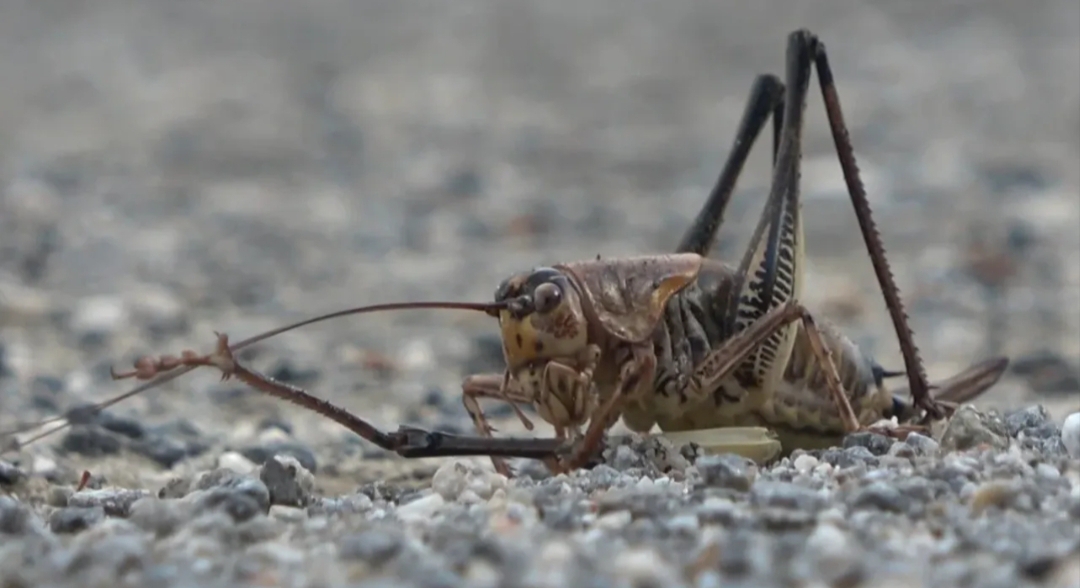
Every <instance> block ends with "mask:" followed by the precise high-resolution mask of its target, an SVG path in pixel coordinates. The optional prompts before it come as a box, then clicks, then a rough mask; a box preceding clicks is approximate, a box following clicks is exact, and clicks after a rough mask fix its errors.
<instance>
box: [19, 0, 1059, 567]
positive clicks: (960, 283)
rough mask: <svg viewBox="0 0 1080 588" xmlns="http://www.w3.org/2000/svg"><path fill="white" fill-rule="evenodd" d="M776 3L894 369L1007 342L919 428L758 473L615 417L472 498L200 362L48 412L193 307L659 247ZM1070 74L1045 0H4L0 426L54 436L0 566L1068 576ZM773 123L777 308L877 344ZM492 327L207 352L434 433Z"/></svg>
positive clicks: (315, 299)
mask: <svg viewBox="0 0 1080 588" xmlns="http://www.w3.org/2000/svg"><path fill="white" fill-rule="evenodd" d="M799 27H808V28H810V29H812V30H813V31H815V32H816V33H818V34H819V35H820V36H821V37H822V39H823V40H824V42H825V43H826V45H827V47H828V50H829V53H830V57H831V59H832V65H833V69H834V72H835V74H836V77H837V80H838V83H839V92H840V96H841V99H842V102H843V106H844V109H845V113H846V115H847V118H848V124H849V127H850V129H851V134H852V137H853V140H854V143H855V146H856V151H857V154H858V158H859V163H860V168H861V170H862V172H863V176H864V179H865V182H866V184H867V186H868V189H869V191H870V197H871V200H872V204H873V206H874V212H875V216H876V219H877V221H878V224H879V226H880V228H881V232H882V234H883V237H884V240H885V243H886V245H887V246H888V248H889V254H890V259H891V262H892V265H893V269H894V271H895V273H896V276H897V280H898V282H899V284H900V286H901V289H902V292H903V295H904V297H905V300H906V301H907V304H908V311H909V314H910V315H911V320H912V324H913V328H914V330H915V333H916V338H917V340H918V343H919V345H920V348H921V350H922V352H923V355H924V357H925V359H926V364H927V370H928V372H929V374H930V376H931V378H932V379H938V378H945V377H948V376H949V375H951V374H953V373H955V372H957V371H958V370H960V369H962V368H964V367H965V366H967V365H969V364H971V363H973V362H975V361H978V360H980V359H983V358H985V357H987V356H989V355H993V354H1007V355H1008V356H1009V357H1010V358H1011V359H1012V363H1011V366H1010V370H1009V372H1008V373H1007V374H1006V376H1005V377H1004V378H1003V379H1002V381H1001V382H1000V383H999V384H998V385H997V386H995V387H994V389H992V390H991V391H990V392H988V393H987V394H986V395H984V396H983V397H981V398H979V399H978V400H977V401H976V402H975V404H974V406H973V407H966V408H964V409H963V410H961V411H960V412H959V413H958V414H957V416H956V417H954V419H953V420H952V421H951V422H949V423H947V424H942V425H941V426H939V427H937V428H936V429H935V430H934V431H933V434H932V435H931V436H912V437H910V438H908V439H907V440H906V441H904V442H894V441H893V440H890V439H886V438H884V437H879V436H874V435H866V434H863V435H854V436H850V437H848V438H847V439H845V440H844V443H843V446H841V447H836V448H833V449H828V450H824V451H814V452H802V451H799V452H796V453H795V454H793V455H792V456H791V457H789V458H785V459H784V460H781V461H780V462H778V463H775V464H771V465H762V466H758V465H755V464H752V463H748V462H746V461H745V460H743V459H741V458H738V457H736V456H733V455H707V454H703V453H702V452H701V451H700V450H699V448H695V447H693V446H688V447H671V446H668V445H665V444H664V443H663V442H662V441H660V440H658V439H655V438H654V439H649V440H642V439H622V438H615V439H613V440H612V442H611V444H610V446H609V447H608V448H607V450H606V451H605V454H604V464H603V465H599V466H597V467H596V468H593V469H591V470H587V471H581V472H577V473H574V474H573V475H570V476H558V477H552V476H550V475H548V474H546V473H545V472H544V470H543V469H542V468H541V467H539V466H538V465H537V464H534V463H529V462H516V463H515V466H516V467H517V468H518V470H519V475H518V476H517V477H516V478H514V479H511V480H507V479H506V478H503V477H502V476H499V475H496V474H494V473H493V472H492V471H491V468H490V464H489V463H488V462H485V461H484V460H480V459H475V460H472V459H462V460H452V459H442V460H416V461H407V460H402V459H397V458H395V457H393V456H389V455H386V454H385V453H383V452H381V451H379V450H377V449H375V448H373V447H372V446H371V445H370V444H367V443H365V442H363V441H362V440H360V439H358V438H357V437H356V436H355V435H353V434H351V433H349V432H347V431H345V430H343V429H342V428H340V427H337V426H336V425H332V424H328V423H327V422H325V421H323V420H320V419H318V418H316V417H314V416H312V415H309V414H306V413H302V412H299V411H298V410H296V409H294V408H292V407H290V406H288V405H283V404H282V403H280V402H277V401H274V400H271V399H267V398H264V397H262V396H259V395H258V394H256V393H254V392H251V391H249V390H246V389H244V388H243V387H242V386H240V385H238V384H235V383H233V382H224V383H223V382H219V381H218V378H217V377H216V376H215V375H214V374H212V373H209V372H207V373H202V374H191V375H189V376H186V377H184V378H182V379H180V380H177V381H176V382H172V383H170V384H168V385H165V386H163V387H161V388H160V389H157V390H154V391H153V392H150V393H148V394H144V395H141V396H138V397H136V398H132V399H130V400H128V401H125V402H123V403H121V404H119V405H117V406H115V407H113V408H111V409H110V410H108V411H107V412H105V413H101V414H94V413H93V412H91V411H87V410H86V409H85V407H86V406H87V405H88V404H89V403H92V402H97V401H101V400H103V399H106V398H108V397H110V396H112V395H114V394H117V393H119V392H122V391H124V390H126V389H127V386H126V383H122V382H113V381H111V380H110V377H109V368H110V366H117V367H118V369H119V368H122V367H125V366H126V365H127V364H130V362H131V361H132V360H133V359H134V358H135V357H137V356H140V355H143V354H148V353H178V352H179V351H181V350H182V349H185V348H195V349H198V350H202V351H209V350H210V349H212V347H213V342H214V339H213V337H214V336H213V332H214V331H215V330H217V331H224V332H227V333H229V334H230V335H231V336H232V337H233V338H234V339H239V338H242V337H246V336H248V335H250V334H254V333H256V332H258V331H260V330H263V329H265V328H269V327H272V326H277V325H279V324H282V323H283V322H285V321H288V320H291V319H296V318H300V317H304V316H308V315H311V314H314V313H317V312H323V311H329V310H335V309H339V308H344V307H346V306H353V305H357V304H363V303H374V302H387V301H399V300H419V299H450V300H487V299H489V298H490V297H491V295H492V292H493V290H494V287H495V285H496V284H497V283H498V282H499V280H500V279H502V278H503V277H504V276H505V275H506V274H508V273H510V272H512V271H518V270H521V269H524V268H528V267H532V266H535V265H540V264H544V263H550V262H554V261H560V260H562V261H565V260H574V259H584V258H590V257H593V256H595V255H597V254H601V255H604V256H614V255H627V254H640V253H650V252H661V251H668V250H670V249H671V248H672V247H674V245H675V243H676V242H677V240H678V239H679V237H680V235H681V231H682V230H683V229H684V228H685V227H686V226H687V225H688V223H689V221H690V218H691V217H692V216H693V215H694V213H695V212H696V210H697V207H698V206H700V204H701V202H702V201H703V199H704V196H705V194H706V193H707V192H708V190H709V188H710V186H711V183H712V182H713V181H714V179H715V177H716V174H717V172H718V170H719V168H720V166H721V163H722V161H723V158H724V157H725V156H726V154H727V152H728V150H729V148H730V143H731V140H732V137H733V135H734V132H735V126H736V124H737V121H738V117H739V115H740V113H741V111H742V107H743V101H744V100H745V98H746V96H747V93H748V90H749V87H750V83H751V81H752V80H753V77H754V75H755V74H757V73H760V72H764V71H772V72H776V73H781V74H782V72H783V57H784V42H785V36H786V34H787V33H788V32H790V31H792V30H794V29H796V28H799ZM1078 71H1080V5H1078V4H1077V3H1076V2H1071V1H1066V0H1040V1H1036V2H1027V3H1016V2H1004V1H1001V0H984V1H982V2H977V3H976V2H970V1H954V2H946V3H942V2H930V1H927V0H912V1H909V2H906V3H886V2H874V1H856V0H820V1H818V2H814V3H803V4H798V7H795V5H794V4H792V3H788V2H780V1H778V0H760V1H758V2H754V3H752V6H751V4H749V3H747V4H746V5H745V6H744V5H735V4H732V5H731V6H722V3H707V2H699V1H696V0H670V1H668V2H664V3H644V2H634V3H629V4H626V3H616V2H612V1H610V0H594V1H592V2H568V1H566V0H555V1H549V2H544V3H529V2H523V1H521V0H511V1H502V2H495V1H485V0H465V1H459V2H453V3H436V2H418V1H413V2H335V1H333V0H308V1H307V2H286V1H284V0H264V1H262V2H259V3H218V2H184V3H170V2H134V1H125V0H101V1H99V2H96V3H81V4H66V3H61V2H36V3H32V2H12V3H7V4H4V6H3V7H2V8H0V87H2V88H3V91H2V92H0V428H2V430H4V431H9V430H11V429H13V428H16V427H20V426H24V425H27V424H30V423H34V422H37V421H39V420H41V419H45V418H49V417H55V416H58V415H62V416H64V417H65V419H66V421H65V422H67V423H69V424H71V427H70V428H67V429H65V430H64V431H62V432H59V433H57V434H55V435H53V436H51V437H48V438H46V439H43V440H41V441H38V442H36V443H33V444H30V445H28V446H25V447H22V448H21V449H18V450H13V451H8V452H7V453H5V454H4V455H3V456H2V460H3V461H0V487H2V488H3V490H4V494H5V495H4V496H0V585H2V586H115V585H123V586H145V587H163V588H164V587H168V588H172V587H181V586H246V585H251V586H275V585H281V586H345V585H349V586H366V587H372V588H373V587H376V586H378V587H389V586H425V587H436V586H438V587H456V586H463V587H464V586H478V587H480V586H482V587H514V586H521V587H541V586H544V587H546V586H551V587H556V586H580V587H586V586H589V587H606V586H624V587H642V588H643V587H647V586H648V587H651V586H664V587H675V586H697V587H707V586H721V585H723V586H744V587H750V586H755V587H756V586H806V587H811V586H813V587H819V586H835V587H841V586H843V587H855V586H883V587H900V586H935V587H952V586H957V587H959V586H972V587H1002V588H1005V587H1013V586H1061V587H1066V586H1077V585H1078V584H1080V415H1078V414H1077V413H1080V304H1078V300H1080V231H1077V230H1076V227H1077V226H1080V166H1078V165H1077V161H1080V75H1078V73H1077V72H1078ZM807 121H808V126H807V128H806V130H805V132H804V158H803V174H802V181H803V188H802V197H803V199H804V203H805V206H804V213H805V214H804V216H805V223H806V234H807V242H808V255H809V260H808V269H807V272H808V282H807V286H806V288H805V295H804V298H805V302H806V303H807V305H808V306H810V307H811V308H812V309H814V310H815V312H819V313H821V314H822V315H823V316H827V317H828V318H830V319H831V320H833V321H835V322H837V323H838V324H839V325H840V326H841V327H843V328H844V329H845V330H846V331H847V332H849V333H850V334H851V335H852V336H853V338H854V339H855V340H856V341H857V342H858V343H859V344H860V345H862V346H863V347H864V348H865V349H866V350H868V352H870V353H872V354H873V355H874V356H875V357H877V358H878V359H879V361H881V362H882V363H883V364H885V365H887V366H889V367H899V366H900V360H899V354H898V351H897V345H896V343H895V337H894V336H893V335H892V330H891V325H890V322H889V318H888V315H887V314H886V313H885V309H884V304H883V302H882V298H881V295H880V293H879V292H878V291H877V290H876V285H875V283H874V280H873V274H872V273H871V271H870V270H871V268H870V264H869V262H868V260H867V258H866V255H865V253H864V250H863V245H862V238H861V236H860V235H859V233H858V231H857V230H855V229H856V227H855V218H854V215H853V214H851V211H850V204H849V203H848V201H847V197H846V194H845V192H844V185H843V180H842V178H841V176H840V170H839V166H838V165H837V163H836V159H835V155H834V152H833V150H832V149H833V146H832V141H831V138H830V136H829V134H828V128H827V126H826V124H825V120H824V113H823V110H822V108H821V101H820V98H819V97H818V96H817V95H813V97H812V99H811V101H810V104H809V106H808V109H807ZM763 145H764V142H762V143H759V147H763ZM767 151H768V150H767V149H765V148H761V149H759V152H758V153H755V155H754V157H753V159H752V161H751V162H750V163H749V164H748V165H747V167H746V169H745V171H744V175H743V177H742V179H741V181H740V183H739V186H738V194H737V197H736V199H735V202H734V204H733V207H732V209H731V211H730V213H729V215H728V218H727V220H726V223H725V226H724V228H723V230H722V232H723V237H722V239H721V242H720V243H719V245H718V247H717V252H716V255H718V256H722V257H726V258H729V259H730V258H737V256H738V255H739V254H740V252H741V249H740V248H741V247H743V246H744V245H745V242H746V238H747V237H748V236H749V233H750V231H751V230H752V228H753V224H754V222H755V221H756V217H757V215H758V214H759V213H760V208H761V206H760V205H761V203H762V200H763V198H764V195H765V192H766V190H767V188H768V166H769V159H768V153H767ZM496 334H497V333H496V332H495V331H494V330H493V328H492V324H491V322H490V319H488V318H487V317H484V316H472V315H469V314H463V313H455V312H450V311H446V312H413V313H387V314H383V315H372V316H367V317H357V318H353V319H346V320H342V321H338V322H336V323H332V324H324V325H318V326H313V327H309V328H307V329H305V330H302V331H298V332H295V333H290V334H287V335H284V336H281V337H279V338H276V339H273V340H270V341H268V342H266V343H264V344H260V345H259V346H257V348H254V349H252V350H250V351H248V352H245V353H244V354H243V356H242V357H243V358H244V359H245V360H247V361H248V362H250V364H251V365H252V366H254V367H256V368H258V369H261V370H264V371H266V373H269V374H271V375H273V376H275V377H277V378H279V379H282V380H286V381H289V382H291V383H293V384H294V385H297V386H302V387H304V388H306V389H308V390H310V391H312V392H313V393H315V394H317V395H319V396H321V397H324V398H327V399H328V400H330V401H332V402H335V403H338V404H341V405H343V406H346V407H348V408H349V409H350V410H354V411H356V412H358V413H361V414H363V415H364V416H365V417H367V418H369V419H371V420H372V421H374V422H376V423H378V424H379V425H380V426H384V427H388V428H391V427H395V426H397V425H398V424H399V423H412V424H418V425H423V426H427V427H434V428H438V429H440V430H445V431H469V430H470V427H471V425H470V423H469V419H468V417H467V416H466V414H465V412H464V410H463V408H462V406H461V403H460V400H459V397H458V390H459V386H460V382H461V379H462V378H463V377H464V376H465V375H466V374H470V373H478V372H490V371H498V370H499V369H500V362H501V352H500V351H499V343H498V339H497V338H496ZM491 414H492V415H493V416H494V420H495V421H496V424H497V426H498V427H499V429H500V431H502V432H504V433H521V432H522V427H521V425H520V424H518V423H517V421H516V420H515V419H514V417H513V414H512V412H511V411H510V410H509V409H508V408H506V407H498V406H492V407H491ZM1070 415H1072V416H1070ZM546 432H548V429H546V428H543V429H541V430H540V431H538V433H540V434H543V433H546ZM22 438H25V435H24V436H23V437H22ZM620 439H622V440H620ZM7 441H8V439H5V445H6V444H7Z"/></svg>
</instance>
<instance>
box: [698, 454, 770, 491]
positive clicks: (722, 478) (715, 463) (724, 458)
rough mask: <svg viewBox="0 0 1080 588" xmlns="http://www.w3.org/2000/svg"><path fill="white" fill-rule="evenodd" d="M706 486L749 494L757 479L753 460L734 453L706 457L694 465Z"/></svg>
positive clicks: (699, 459)
mask: <svg viewBox="0 0 1080 588" xmlns="http://www.w3.org/2000/svg"><path fill="white" fill-rule="evenodd" d="M694 467H695V468H697V471H698V472H699V473H700V474H701V480H702V482H703V483H704V484H705V485H706V486H711V487H715V488H728V489H731V490H736V491H739V492H747V491H749V490H750V487H751V486H752V485H753V484H754V480H755V479H756V477H757V466H756V465H755V464H754V462H752V461H751V460H749V459H747V458H745V457H742V456H741V455H736V454H733V453H725V454H720V455H705V456H702V457H700V458H698V460H697V461H696V462H695V463H694Z"/></svg>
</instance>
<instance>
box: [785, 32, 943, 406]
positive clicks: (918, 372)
mask: <svg viewBox="0 0 1080 588" xmlns="http://www.w3.org/2000/svg"><path fill="white" fill-rule="evenodd" d="M792 53H794V54H795V55H792ZM811 57H812V58H813V60H814V64H815V66H816V67H817V77H818V82H819V84H820V86H821V94H822V97H823V98H824V100H825V113H826V115H827V116H828V119H829V127H830V129H831V131H832V135H833V141H834V142H835V143H836V151H837V155H838V156H839V159H840V167H841V169H842V170H843V173H844V181H845V182H846V183H847V188H848V193H849V194H850V195H851V202H852V205H853V206H854V208H855V215H856V216H857V217H858V219H859V229H860V230H861V231H862V235H863V240H864V241H865V242H866V249H867V251H868V252H869V253H870V261H871V263H872V264H873V266H874V273H875V274H876V275H877V280H878V284H879V285H880V287H881V291H882V294H883V295H884V297H885V304H886V306H887V307H888V310H889V315H890V317H891V318H892V322H893V327H894V328H895V330H896V336H897V338H898V339H899V342H900V351H901V353H902V355H903V357H904V366H905V368H906V370H907V375H908V381H909V386H910V390H911V395H912V399H913V402H914V404H915V405H916V406H919V407H921V408H923V409H925V410H926V412H927V416H928V417H933V418H941V417H942V416H943V410H942V408H941V407H940V406H939V405H938V404H937V402H935V401H934V399H933V398H932V397H931V396H930V386H929V384H928V382H927V378H926V372H925V371H924V369H923V365H922V360H921V358H920V357H919V350H918V348H917V347H916V346H915V337H914V334H913V333H912V331H911V327H910V325H908V319H907V313H906V312H905V311H904V304H903V302H902V301H901V300H900V289H899V288H898V287H897V286H896V280H895V279H894V278H893V275H892V270H891V269H890V268H889V261H888V259H887V258H886V256H885V246H884V245H883V244H882V242H881V234H880V233H879V232H878V230H877V226H876V224H875V223H874V220H873V218H872V216H871V213H870V203H869V201H867V198H866V188H864V187H863V183H862V180H861V179H860V177H859V168H858V165H857V164H856V163H855V150H854V147H853V145H852V143H851V137H850V135H849V134H848V130H847V125H846V124H845V123H844V117H843V113H842V111H841V109H840V97H839V94H838V93H837V91H836V83H835V81H834V80H833V74H832V68H831V67H830V66H829V59H828V56H827V55H826V53H825V45H824V44H823V43H822V42H821V41H820V40H818V38H817V37H816V36H815V35H814V34H812V33H811V32H809V31H806V30H800V31H796V32H794V33H792V34H791V36H790V38H789V55H788V59H789V60H791V61H793V62H796V63H797V64H798V66H799V67H802V68H805V69H806V70H809V69H810V64H809V60H810V58H811Z"/></svg>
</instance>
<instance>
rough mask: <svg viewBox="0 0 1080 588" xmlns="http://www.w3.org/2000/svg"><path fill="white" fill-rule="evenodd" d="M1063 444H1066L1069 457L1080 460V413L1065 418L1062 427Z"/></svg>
mask: <svg viewBox="0 0 1080 588" xmlns="http://www.w3.org/2000/svg"><path fill="white" fill-rule="evenodd" d="M1061 442H1062V443H1064V444H1065V450H1066V451H1068V452H1069V457H1071V458H1073V459H1080V412H1074V413H1072V414H1070V415H1069V416H1067V417H1065V422H1064V423H1062V425H1061Z"/></svg>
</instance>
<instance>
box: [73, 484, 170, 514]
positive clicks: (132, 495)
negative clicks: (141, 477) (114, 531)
mask: <svg viewBox="0 0 1080 588" xmlns="http://www.w3.org/2000/svg"><path fill="white" fill-rule="evenodd" d="M149 495H150V492H149V491H147V490H127V489H123V488H109V489H102V490H82V491H80V492H76V493H74V494H72V495H71V496H70V497H69V498H68V506H71V507H78V508H90V507H101V509H102V510H103V512H104V513H105V514H106V515H108V516H110V517H126V516H128V514H130V512H131V505H133V504H135V501H137V500H139V499H140V498H144V497H146V496H149Z"/></svg>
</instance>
